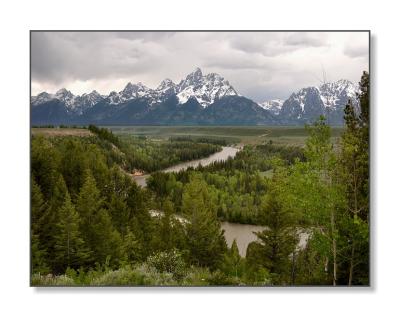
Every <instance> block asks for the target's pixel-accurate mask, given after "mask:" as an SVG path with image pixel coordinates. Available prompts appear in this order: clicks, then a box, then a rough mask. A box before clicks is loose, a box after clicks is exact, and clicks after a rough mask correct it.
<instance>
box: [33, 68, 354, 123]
mask: <svg viewBox="0 0 400 317" xmlns="http://www.w3.org/2000/svg"><path fill="white" fill-rule="evenodd" d="M358 90H359V88H358V85H355V84H353V83H352V82H350V81H348V80H344V79H342V80H339V81H337V82H333V83H324V84H322V85H320V86H315V87H307V88H303V89H300V90H299V91H298V92H295V93H293V94H292V95H291V96H290V97H289V98H288V99H286V100H281V99H274V100H269V101H265V102H262V103H256V102H254V101H253V100H251V99H250V98H246V97H244V96H241V95H240V94H239V93H237V91H236V90H235V89H234V88H233V87H232V85H231V84H230V83H229V82H228V81H227V80H225V79H224V78H223V77H222V76H220V75H219V74H216V73H210V74H206V75H203V73H202V71H201V70H200V69H199V68H196V69H195V70H194V71H193V72H191V73H190V74H188V75H187V76H186V78H185V79H183V80H181V81H180V82H179V83H178V84H175V83H174V82H173V81H172V80H170V79H164V80H163V81H162V82H161V83H160V85H159V86H158V87H157V88H156V89H151V88H148V87H146V86H145V85H144V84H142V83H140V82H139V83H137V84H132V83H128V84H127V85H126V86H125V88H124V89H123V90H122V91H120V92H116V91H112V92H111V93H110V94H109V95H100V94H99V93H98V92H97V91H96V90H93V91H92V92H91V93H88V94H83V95H81V96H75V95H73V94H72V93H71V92H70V91H68V90H67V89H65V88H62V89H60V90H59V91H57V92H56V93H55V94H49V93H47V92H42V93H40V94H38V95H37V96H32V97H31V123H32V125H46V124H54V125H58V124H82V125H86V124H98V125H303V124H305V123H311V122H313V121H315V120H316V119H317V118H318V117H319V116H320V115H324V116H325V117H326V118H327V121H328V123H329V124H331V125H342V124H343V109H344V106H345V105H346V103H347V102H348V100H349V99H351V100H352V102H353V104H355V105H356V106H357V100H356V94H357V92H358Z"/></svg>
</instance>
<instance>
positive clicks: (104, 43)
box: [31, 32, 368, 101]
mask: <svg viewBox="0 0 400 317" xmlns="http://www.w3.org/2000/svg"><path fill="white" fill-rule="evenodd" d="M195 67H200V68H201V69H202V70H203V72H204V73H209V72H217V73H219V74H221V75H222V76H224V77H225V78H226V79H228V80H229V81H230V83H231V84H232V85H233V86H234V87H235V88H236V90H237V91H238V92H239V93H240V94H242V95H245V96H248V97H250V98H252V99H254V100H255V101H263V100H267V99H272V98H286V97H288V96H289V95H290V94H291V93H292V92H293V91H295V90H297V89H299V88H301V87H305V86H309V85H316V84H319V81H318V80H319V79H320V78H321V77H322V76H321V73H322V68H323V69H324V70H325V72H326V74H327V76H328V80H331V81H333V80H338V79H341V78H345V79H349V80H352V81H358V80H359V78H360V76H361V73H362V71H363V70H368V33H367V32H308V33H306V32H175V33H174V32H32V34H31V75H32V94H37V93H39V92H41V91H49V92H54V91H55V90H57V89H58V88H61V87H66V88H67V89H69V90H71V91H72V92H73V93H76V94H81V93H84V92H88V91H91V90H93V89H96V90H98V91H99V92H101V93H103V94H107V93H109V92H110V91H112V90H120V89H122V88H123V86H124V85H125V84H126V83H127V82H128V81H132V82H138V81H141V82H143V83H144V84H146V85H148V86H149V87H153V88H154V87H156V86H157V85H158V84H159V83H160V81H161V80H163V79H164V78H167V77H168V78H171V79H172V80H174V81H175V82H178V81H179V80H180V79H182V78H183V77H184V76H186V75H187V74H188V73H189V72H191V71H192V70H193V69H194V68H195Z"/></svg>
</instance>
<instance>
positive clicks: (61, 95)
mask: <svg viewBox="0 0 400 317" xmlns="http://www.w3.org/2000/svg"><path fill="white" fill-rule="evenodd" d="M73 97H74V95H73V94H72V92H70V91H69V90H67V89H66V88H61V89H60V90H58V91H57V92H56V94H55V98H56V99H59V100H65V99H72V98H73Z"/></svg>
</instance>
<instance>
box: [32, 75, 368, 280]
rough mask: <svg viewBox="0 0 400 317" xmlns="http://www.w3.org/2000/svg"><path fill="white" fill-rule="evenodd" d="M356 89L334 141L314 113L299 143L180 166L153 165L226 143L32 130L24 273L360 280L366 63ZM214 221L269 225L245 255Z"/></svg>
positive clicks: (364, 258)
mask: <svg viewBox="0 0 400 317" xmlns="http://www.w3.org/2000/svg"><path fill="white" fill-rule="evenodd" d="M360 86H361V93H360V94H359V95H358V100H359V105H360V107H359V108H358V107H357V108H356V107H354V106H353V105H352V104H351V102H349V103H348V104H347V105H346V108H345V112H344V119H345V129H344V132H343V134H342V136H341V138H340V142H339V144H333V143H332V139H331V130H330V127H329V126H328V125H327V124H326V121H325V119H324V118H323V117H321V118H320V119H319V120H318V121H317V122H315V123H314V124H313V125H311V126H307V127H306V129H307V130H308V132H309V137H308V138H307V140H306V144H305V146H304V147H295V146H287V145H277V144H274V143H273V142H267V143H264V144H259V145H246V146H245V147H244V148H243V149H242V150H241V151H240V152H238V153H237V155H236V156H235V157H234V158H229V159H228V160H226V161H224V162H216V163H213V164H211V165H208V166H206V167H202V166H200V167H198V168H196V169H193V168H189V169H187V170H185V171H181V172H178V173H163V172H160V170H162V169H163V168H165V167H168V166H171V165H174V164H176V163H178V162H183V161H189V160H193V159H197V158H201V157H206V156H208V155H210V154H212V153H215V152H217V151H219V150H220V149H221V146H224V145H227V144H226V141H224V140H218V139H213V138H205V137H204V138H203V137H202V138H190V137H178V138H170V139H168V140H166V141H155V140H151V139H148V138H146V137H132V136H128V135H122V136H117V135H114V134H113V133H112V132H111V131H109V130H108V129H104V128H98V127H95V126H89V127H88V129H89V130H90V131H91V132H92V134H91V135H90V136H86V137H80V136H54V137H46V136H40V135H32V137H31V274H32V275H31V284H32V285H70V286H73V285H77V286H81V285H82V286H83V285H132V286H134V285H184V286H186V285H187V286H189V285H199V286H203V285H254V286H264V285H271V286H275V285H369V221H370V219H369V218H370V217H369V75H368V73H366V72H365V73H364V74H363V76H362V78H361V82H360ZM134 170H140V171H143V172H148V173H152V174H151V177H150V178H149V179H148V186H147V187H146V188H141V187H139V186H138V185H136V183H135V182H134V181H133V180H132V177H131V176H130V175H129V173H132V171H134ZM154 210H158V211H162V214H160V215H159V216H154V215H152V213H151V211H154ZM177 215H178V216H179V217H177ZM223 220H225V221H229V222H236V223H243V224H257V225H262V226H265V228H266V229H265V230H264V231H262V232H259V233H257V237H258V240H257V241H254V242H252V243H250V244H249V246H248V248H247V252H246V256H245V257H241V256H240V255H239V251H238V246H237V244H236V242H235V241H234V242H233V244H232V245H227V243H226V240H225V238H224V234H223V231H222V230H221V224H220V221H223ZM300 232H307V233H308V241H307V243H306V245H305V247H304V248H300V247H299V239H300V237H299V233H300Z"/></svg>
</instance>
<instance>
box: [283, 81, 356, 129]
mask: <svg viewBox="0 0 400 317" xmlns="http://www.w3.org/2000/svg"><path fill="white" fill-rule="evenodd" d="M358 91H359V87H358V85H355V84H354V83H352V82H351V81H348V80H344V79H341V80H338V81H336V82H331V83H324V84H322V85H320V86H311V87H307V88H302V89H300V90H299V91H298V92H297V93H293V94H291V95H290V97H289V98H288V99H287V100H286V101H285V102H284V103H283V106H282V109H281V111H280V112H279V116H280V117H281V118H282V119H283V120H284V121H287V122H290V121H291V120H303V121H305V122H312V121H313V120H315V118H317V117H318V116H319V115H324V116H325V117H327V118H328V120H333V121H334V122H337V123H340V122H343V109H344V107H345V105H346V104H347V102H348V100H349V99H351V100H352V101H353V104H354V105H355V106H356V107H357V100H356V96H357V92H358Z"/></svg>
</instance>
